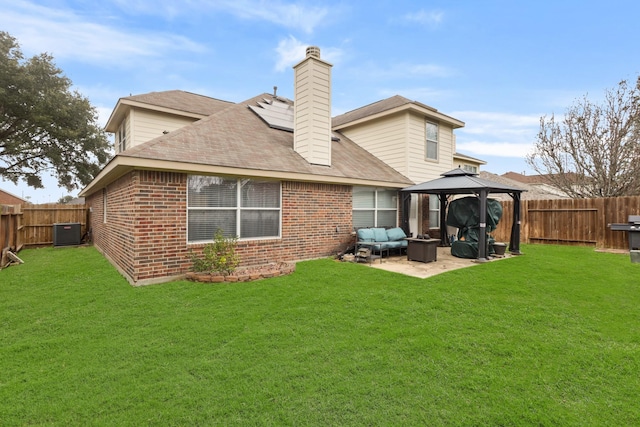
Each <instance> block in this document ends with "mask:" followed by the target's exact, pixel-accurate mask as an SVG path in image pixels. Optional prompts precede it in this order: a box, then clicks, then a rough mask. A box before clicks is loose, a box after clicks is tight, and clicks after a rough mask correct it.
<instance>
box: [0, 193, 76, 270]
mask: <svg viewBox="0 0 640 427" xmlns="http://www.w3.org/2000/svg"><path fill="white" fill-rule="evenodd" d="M88 215H89V209H88V208H87V206H86V205H63V204H55V203H49V204H42V205H11V206H9V205H0V250H1V251H2V252H4V251H5V250H6V249H7V248H10V249H11V250H13V251H16V252H17V251H19V250H20V249H22V248H23V247H29V246H45V245H52V244H53V224H59V223H80V226H81V233H82V235H84V234H85V232H86V230H87V223H88ZM0 267H1V266H0Z"/></svg>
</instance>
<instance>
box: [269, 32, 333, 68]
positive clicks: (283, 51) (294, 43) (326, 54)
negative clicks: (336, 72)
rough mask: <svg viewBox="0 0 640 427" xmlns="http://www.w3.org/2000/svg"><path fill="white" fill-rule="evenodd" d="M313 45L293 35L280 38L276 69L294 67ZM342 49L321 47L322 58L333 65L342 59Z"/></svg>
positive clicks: (277, 48)
mask: <svg viewBox="0 0 640 427" xmlns="http://www.w3.org/2000/svg"><path fill="white" fill-rule="evenodd" d="M309 46H311V44H309V43H304V42H302V41H300V40H298V39H296V38H295V37H293V36H289V37H287V38H286V39H282V40H280V42H279V43H278V46H277V47H276V49H275V51H276V56H277V60H276V64H275V70H276V71H285V70H287V69H289V68H291V67H293V66H294V65H295V64H297V63H298V62H300V61H302V60H303V59H304V58H305V56H306V51H307V47H309ZM342 54H343V52H342V49H339V48H335V47H328V48H324V47H320V57H321V58H322V60H324V61H327V62H329V63H331V64H333V65H335V63H336V62H339V61H340V58H341V57H342Z"/></svg>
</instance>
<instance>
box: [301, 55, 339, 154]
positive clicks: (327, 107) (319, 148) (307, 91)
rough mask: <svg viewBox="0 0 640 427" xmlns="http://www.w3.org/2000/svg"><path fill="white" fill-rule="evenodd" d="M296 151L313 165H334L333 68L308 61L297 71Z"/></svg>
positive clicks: (311, 59) (315, 60) (318, 62)
mask: <svg viewBox="0 0 640 427" xmlns="http://www.w3.org/2000/svg"><path fill="white" fill-rule="evenodd" d="M294 85H295V107H294V108H295V118H294V120H295V123H294V128H295V133H294V149H295V150H296V151H297V152H298V153H299V154H300V155H301V156H302V157H304V158H305V159H306V160H307V161H308V162H309V163H313V164H319V165H327V166H330V165H331V65H330V64H327V63H326V62H324V61H320V60H317V59H315V58H307V60H305V61H303V62H301V63H300V64H298V65H297V66H296V67H295V82H294Z"/></svg>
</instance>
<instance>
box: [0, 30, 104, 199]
mask: <svg viewBox="0 0 640 427" xmlns="http://www.w3.org/2000/svg"><path fill="white" fill-rule="evenodd" d="M70 87H71V80H69V79H68V78H67V77H65V76H64V75H63V74H62V71H61V70H60V69H59V68H57V67H56V66H55V64H54V63H53V58H52V57H51V56H50V55H48V54H44V53H43V54H40V55H38V56H34V57H33V58H30V59H27V60H25V59H24V58H23V55H22V52H21V50H20V46H19V45H18V43H17V42H16V39H14V38H13V37H11V36H10V35H9V34H8V33H6V32H2V31H0V178H4V179H7V180H9V181H11V182H13V183H17V182H18V181H19V180H21V181H25V182H26V183H27V184H28V185H29V186H31V187H34V188H42V178H41V176H42V174H43V173H45V172H47V173H52V174H53V175H55V176H56V177H57V179H58V183H59V184H60V186H62V187H65V188H66V189H67V190H73V189H76V188H78V187H80V186H84V185H86V184H88V183H89V182H91V180H92V179H93V178H94V176H95V175H96V174H97V173H98V172H99V171H100V169H101V168H102V166H104V164H106V162H107V160H108V158H109V157H110V151H111V149H110V144H109V141H108V139H107V136H106V133H105V132H104V131H103V130H102V129H101V128H100V127H99V126H98V124H97V118H98V115H97V113H96V110H95V109H94V108H93V107H92V106H91V104H90V103H89V100H88V99H86V98H84V97H83V96H81V95H80V94H79V93H78V92H76V91H74V92H72V91H71V90H70Z"/></svg>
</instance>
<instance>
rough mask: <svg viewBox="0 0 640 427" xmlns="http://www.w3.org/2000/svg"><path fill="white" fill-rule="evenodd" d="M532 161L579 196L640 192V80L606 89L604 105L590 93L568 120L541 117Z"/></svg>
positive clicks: (556, 183) (554, 181)
mask: <svg viewBox="0 0 640 427" xmlns="http://www.w3.org/2000/svg"><path fill="white" fill-rule="evenodd" d="M527 163H528V164H529V165H531V167H532V168H533V169H534V170H535V171H536V172H537V173H539V174H548V175H547V177H548V181H549V183H550V184H551V185H553V186H555V187H557V188H559V189H561V190H562V191H564V192H565V193H566V194H567V195H569V196H570V197H574V198H588V197H617V196H629V195H638V194H640V78H638V80H637V82H636V85H635V86H633V85H631V86H630V85H629V84H628V83H627V81H626V80H623V81H621V82H620V83H619V84H618V86H617V88H616V89H614V90H607V91H606V92H605V97H604V100H603V101H602V103H600V104H596V103H593V102H591V101H589V100H588V99H587V97H586V95H585V96H584V97H583V98H582V99H580V100H578V101H576V102H575V104H574V105H573V106H571V107H570V108H569V109H568V110H567V112H566V114H565V116H564V118H563V119H562V120H560V121H557V120H556V118H555V116H554V115H552V116H551V117H550V118H547V117H546V116H545V117H541V118H540V131H539V133H538V136H537V141H536V143H535V145H534V150H533V152H532V153H531V154H530V155H529V156H527Z"/></svg>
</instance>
